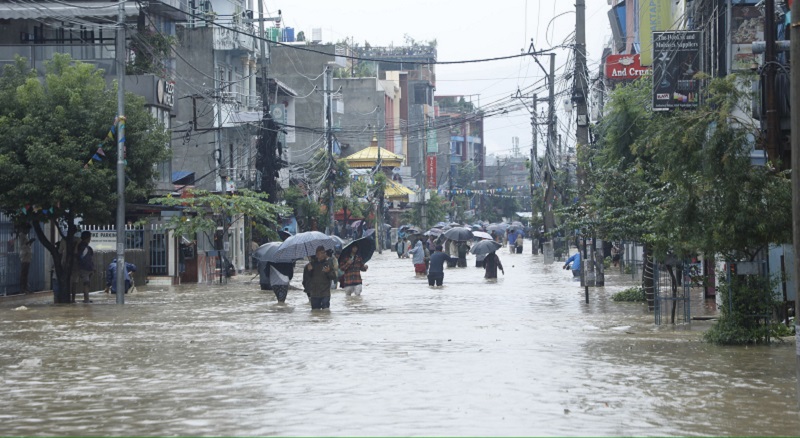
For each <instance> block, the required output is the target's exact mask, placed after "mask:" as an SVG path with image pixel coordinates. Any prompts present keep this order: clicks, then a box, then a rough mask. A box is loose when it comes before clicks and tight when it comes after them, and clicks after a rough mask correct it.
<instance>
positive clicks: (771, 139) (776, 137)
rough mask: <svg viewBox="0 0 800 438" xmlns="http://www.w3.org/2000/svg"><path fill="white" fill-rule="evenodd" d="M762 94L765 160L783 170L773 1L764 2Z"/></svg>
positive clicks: (784, 166)
mask: <svg viewBox="0 0 800 438" xmlns="http://www.w3.org/2000/svg"><path fill="white" fill-rule="evenodd" d="M764 43H765V50H764V92H765V93H766V95H765V98H766V99H765V102H764V103H765V105H764V106H765V108H764V109H765V110H766V111H765V112H766V116H767V126H766V128H767V138H766V140H767V144H766V149H767V159H768V160H769V162H770V164H772V166H773V167H775V168H776V169H778V170H780V169H785V168H786V163H780V150H781V145H780V129H781V121H780V118H779V115H778V103H777V99H776V96H775V75H776V73H777V69H776V67H775V64H774V63H775V62H776V60H775V0H766V1H765V2H764Z"/></svg>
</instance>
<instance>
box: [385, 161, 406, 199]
mask: <svg viewBox="0 0 800 438" xmlns="http://www.w3.org/2000/svg"><path fill="white" fill-rule="evenodd" d="M382 157H383V156H381V158H382ZM413 193H414V191H413V190H411V189H409V188H408V187H406V186H404V185H402V184H400V183H398V182H396V181H392V180H390V179H388V180H386V187H385V188H384V190H383V195H384V196H386V198H387V199H391V200H406V201H408V195H411V194H413Z"/></svg>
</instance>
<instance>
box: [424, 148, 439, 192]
mask: <svg viewBox="0 0 800 438" xmlns="http://www.w3.org/2000/svg"><path fill="white" fill-rule="evenodd" d="M425 161H426V162H425V168H426V170H425V172H426V173H427V177H428V188H429V189H435V188H436V187H438V186H437V184H436V155H428V156H427V157H426V160H425Z"/></svg>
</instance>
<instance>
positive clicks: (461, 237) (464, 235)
mask: <svg viewBox="0 0 800 438" xmlns="http://www.w3.org/2000/svg"><path fill="white" fill-rule="evenodd" d="M444 237H446V238H448V239H450V240H455V241H456V242H466V241H468V240H472V237H473V236H472V231H471V230H468V229H466V228H464V227H456V228H451V229H449V230H447V231H445V232H444Z"/></svg>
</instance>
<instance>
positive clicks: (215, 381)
mask: <svg viewBox="0 0 800 438" xmlns="http://www.w3.org/2000/svg"><path fill="white" fill-rule="evenodd" d="M528 243H529V242H528ZM526 248H530V247H529V246H527V245H526ZM498 254H499V255H500V258H501V260H502V262H503V264H504V266H505V267H506V270H505V271H506V274H505V276H501V278H500V279H499V280H498V281H497V282H487V281H486V280H484V279H483V278H482V277H483V270H482V269H476V268H474V267H469V268H464V269H456V268H453V269H448V270H446V272H445V286H444V288H442V289H431V288H429V287H428V286H427V282H426V281H425V280H423V279H417V278H415V277H414V273H413V266H412V264H411V261H410V260H409V259H402V260H399V259H397V256H396V255H395V254H394V253H392V252H389V251H385V252H384V254H383V255H377V254H376V256H375V258H374V259H373V260H372V261H370V263H369V265H370V269H369V271H368V272H366V273H365V274H364V278H365V284H364V294H363V296H361V297H350V298H348V297H346V296H345V295H344V293H343V292H342V291H341V290H338V291H335V292H334V295H333V298H332V300H331V310H330V311H329V312H311V310H310V308H309V306H308V303H307V299H306V296H305V294H304V293H302V292H301V291H300V290H297V289H293V290H291V291H290V293H289V298H288V300H287V304H286V305H278V304H277V302H276V301H275V297H274V295H273V294H272V293H271V292H269V291H261V290H259V287H258V284H257V280H256V281H254V282H250V281H249V280H250V278H251V277H250V276H239V277H238V278H236V279H235V280H234V281H233V282H232V283H231V284H228V285H226V286H219V285H184V286H177V287H139V288H138V292H136V293H133V294H129V295H128V296H127V298H126V304H125V305H124V306H117V305H116V304H114V300H113V297H108V296H106V295H102V294H100V295H97V294H95V295H93V296H92V299H93V300H94V303H92V304H76V305H62V306H54V305H52V304H48V303H46V302H45V301H46V299H45V297H43V298H41V299H40V302H32V303H28V304H27V305H26V307H27V310H14V309H15V307H16V306H18V305H19V304H13V305H2V306H0V315H2V318H0V333H2V335H0V378H2V385H0V435H797V434H798V431H800V415H799V414H798V409H797V404H796V401H795V400H796V399H795V385H796V379H795V356H794V354H795V345H794V341H793V340H792V341H788V342H776V343H774V344H773V345H771V346H758V347H748V348H745V347H716V346H711V345H708V344H705V343H703V342H702V341H701V340H700V336H701V333H702V330H704V329H705V328H707V327H708V326H709V324H710V322H694V323H692V324H691V327H687V326H678V327H673V326H670V325H663V326H660V327H657V326H655V325H654V324H653V316H652V314H651V313H648V312H647V309H646V306H644V305H642V304H633V303H615V302H612V301H611V300H610V295H611V294H612V293H613V292H616V291H618V290H621V289H623V288H624V287H627V286H628V285H630V277H629V276H628V277H619V276H615V275H614V274H611V275H607V280H606V283H607V284H608V285H609V286H607V287H605V288H598V289H592V290H591V303H590V304H588V305H587V304H585V303H584V302H583V289H582V288H580V287H579V284H578V283H577V282H574V281H573V280H572V278H571V274H570V273H569V271H564V270H562V269H561V265H560V264H559V263H558V262H557V263H556V264H553V265H549V266H544V265H542V261H541V255H539V256H532V255H530V254H520V255H516V254H514V255H512V254H508V252H507V250H505V249H503V250H501V251H500V252H499V253H498ZM469 263H470V266H473V265H474V260H473V259H472V258H470V259H469ZM299 278H300V276H299V275H296V276H295V279H294V280H293V282H292V284H293V285H294V286H299V283H300V280H299ZM623 283H624V284H623ZM698 301H700V302H702V300H700V299H699V298H698ZM693 306H694V305H693ZM698 307H700V308H702V306H698ZM698 307H693V309H697V310H699V309H698ZM709 308H713V306H712V305H708V306H706V309H709Z"/></svg>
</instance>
